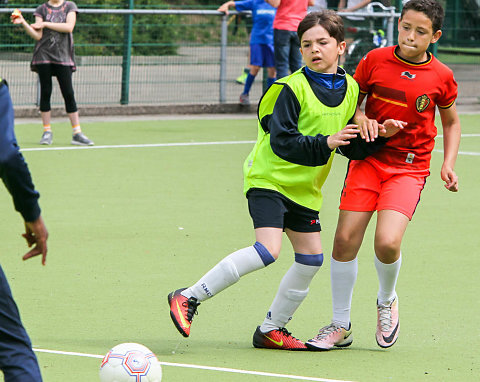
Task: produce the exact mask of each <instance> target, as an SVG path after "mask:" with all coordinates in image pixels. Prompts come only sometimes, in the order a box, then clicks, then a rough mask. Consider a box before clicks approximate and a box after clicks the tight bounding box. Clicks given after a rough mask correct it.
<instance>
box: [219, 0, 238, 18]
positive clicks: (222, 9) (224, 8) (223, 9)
mask: <svg viewBox="0 0 480 382" xmlns="http://www.w3.org/2000/svg"><path fill="white" fill-rule="evenodd" d="M231 3H233V6H235V2H233V1H227V2H226V3H224V4H222V5H221V6H220V7H219V8H218V9H217V11H218V12H223V13H225V14H226V15H228V8H229V7H230V5H232V4H231Z"/></svg>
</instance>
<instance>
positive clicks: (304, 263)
mask: <svg viewBox="0 0 480 382" xmlns="http://www.w3.org/2000/svg"><path fill="white" fill-rule="evenodd" d="M322 263H323V254H320V255H303V254H298V253H296V254H295V262H294V263H293V265H292V266H291V267H290V269H289V270H288V271H287V273H285V276H283V278H282V281H280V285H279V287H278V291H277V294H276V296H275V298H274V299H273V302H272V305H271V306H270V309H269V311H268V313H267V316H266V318H265V320H264V321H263V323H262V325H261V326H260V330H261V331H262V332H263V333H266V332H269V331H271V330H274V329H278V328H283V327H285V325H286V324H287V323H288V321H290V320H291V319H292V316H293V313H295V311H296V310H297V308H298V307H299V306H300V304H301V303H302V301H303V300H304V299H305V297H307V294H308V286H309V285H310V282H311V281H312V279H313V276H315V274H316V273H317V272H318V270H319V269H320V266H321V265H322Z"/></svg>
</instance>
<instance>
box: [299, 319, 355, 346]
mask: <svg viewBox="0 0 480 382" xmlns="http://www.w3.org/2000/svg"><path fill="white" fill-rule="evenodd" d="M352 342H353V334H352V324H350V327H349V328H348V329H345V328H344V327H342V326H337V325H335V324H333V323H332V324H330V325H327V326H324V327H323V328H321V329H320V330H319V331H318V334H317V335H316V336H315V337H314V338H312V339H311V340H308V341H307V342H306V343H305V345H307V348H309V349H310V350H330V349H332V348H333V347H334V346H336V347H339V348H341V347H347V346H350V345H351V344H352Z"/></svg>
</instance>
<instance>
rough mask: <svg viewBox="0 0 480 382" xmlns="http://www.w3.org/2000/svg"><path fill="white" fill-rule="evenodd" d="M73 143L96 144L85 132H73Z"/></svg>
mask: <svg viewBox="0 0 480 382" xmlns="http://www.w3.org/2000/svg"><path fill="white" fill-rule="evenodd" d="M71 143H72V145H79V146H93V145H94V144H95V143H93V142H92V141H91V140H90V139H88V137H87V136H86V135H85V134H83V133H78V134H73V136H72V142H71Z"/></svg>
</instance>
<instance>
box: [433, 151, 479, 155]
mask: <svg viewBox="0 0 480 382" xmlns="http://www.w3.org/2000/svg"><path fill="white" fill-rule="evenodd" d="M433 151H434V152H436V153H443V150H438V149H434V150H433ZM458 155H472V156H479V155H480V153H477V152H474V151H459V152H458Z"/></svg>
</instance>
